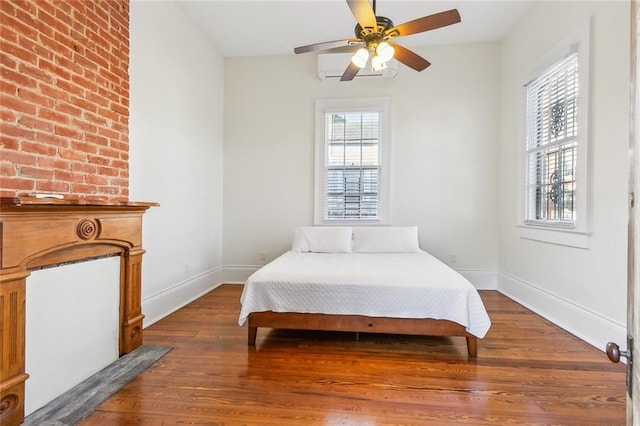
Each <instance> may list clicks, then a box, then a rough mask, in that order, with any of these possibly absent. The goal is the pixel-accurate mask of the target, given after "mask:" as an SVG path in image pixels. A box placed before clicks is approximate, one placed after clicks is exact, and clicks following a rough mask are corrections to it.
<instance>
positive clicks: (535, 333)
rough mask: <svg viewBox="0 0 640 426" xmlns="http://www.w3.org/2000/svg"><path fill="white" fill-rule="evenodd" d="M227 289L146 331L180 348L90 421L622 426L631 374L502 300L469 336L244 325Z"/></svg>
mask: <svg viewBox="0 0 640 426" xmlns="http://www.w3.org/2000/svg"><path fill="white" fill-rule="evenodd" d="M241 291H242V286H239V285H223V286H221V287H218V288H217V289H215V290H213V291H211V292H210V293H208V294H206V295H205V296H203V297H202V298H200V299H198V300H196V301H194V302H193V303H191V304H189V305H188V306H186V307H185V308H183V309H181V310H179V311H178V312H176V313H174V314H172V315H170V316H169V317H167V318H165V319H163V320H162V321H160V322H158V323H156V324H154V325H153V326H151V327H149V328H148V329H146V330H145V344H149V345H166V346H172V347H173V348H174V349H173V351H171V352H170V353H169V354H168V355H166V356H165V357H164V358H162V359H161V360H160V361H159V362H158V363H156V364H155V365H154V366H153V367H152V368H150V369H149V370H147V371H146V372H145V373H143V374H142V375H140V376H139V377H138V378H137V379H135V380H134V381H133V382H132V383H130V384H129V385H128V386H126V387H125V388H123V389H122V390H121V391H120V392H118V393H117V394H115V395H114V396H112V397H111V398H110V399H108V400H107V401H106V402H104V403H103V404H102V405H100V406H99V407H98V409H97V410H96V411H95V412H94V413H93V414H92V415H91V416H90V417H88V418H87V419H85V420H84V421H83V422H82V423H81V424H82V425H85V426H86V425H101V426H102V425H125V424H149V425H178V424H199V425H205V424H206V425H216V424H219V425H222V424H228V425H240V424H256V425H319V424H323V425H430V424H433V425H442V424H452V423H456V424H471V425H482V424H492V425H496V424H497V425H506V424H545V425H550V424H556V425H569V424H575V425H622V424H624V422H625V391H624V382H625V373H624V370H625V368H624V366H623V365H619V364H612V363H611V362H609V360H608V359H607V357H606V355H605V354H604V353H603V352H601V351H599V350H597V349H595V348H593V347H591V346H590V345H588V344H587V343H584V342H582V341H581V340H579V339H577V338H576V337H574V336H572V335H570V334H568V333H566V332H564V331H563V330H561V329H560V328H558V327H556V326H554V325H553V324H551V323H549V322H548V321H546V320H544V319H542V318H541V317H539V316H537V315H535V314H533V313H531V312H530V311H528V310H526V309H525V308H523V307H522V306H520V305H518V304H517V303H515V302H513V301H511V300H510V299H508V298H506V297H505V296H503V295H501V294H499V293H497V292H495V291H482V292H481V296H482V299H483V300H484V302H485V305H486V307H487V310H488V311H489V315H490V317H491V320H492V322H493V325H492V327H491V329H490V330H489V333H488V334H487V336H486V337H485V338H484V339H482V340H480V341H479V344H478V358H477V359H476V360H470V359H468V358H467V356H466V346H465V340H464V338H462V337H454V338H431V337H426V338H425V337H415V336H396V335H394V336H385V335H376V334H360V339H359V341H355V334H353V333H327V332H305V331H286V330H263V329H260V330H258V339H257V346H256V347H255V348H252V347H248V346H247V329H246V327H239V326H238V323H237V320H238V313H239V309H240V303H239V299H240V293H241Z"/></svg>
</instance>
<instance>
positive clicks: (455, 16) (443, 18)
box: [384, 9, 460, 36]
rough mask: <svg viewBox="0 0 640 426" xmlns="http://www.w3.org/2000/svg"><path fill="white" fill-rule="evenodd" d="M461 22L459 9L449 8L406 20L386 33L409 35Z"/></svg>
mask: <svg viewBox="0 0 640 426" xmlns="http://www.w3.org/2000/svg"><path fill="white" fill-rule="evenodd" d="M458 22H460V14H459V13H458V10H457V9H451V10H447V11H446V12H440V13H436V14H434V15H429V16H423V17H422V18H418V19H414V20H413V21H409V22H405V23H404V24H400V25H398V26H396V27H394V28H390V29H388V30H387V31H385V32H384V33H385V35H394V34H395V35H397V36H408V35H411V34H417V33H422V32H424V31H429V30H435V29H436V28H442V27H446V26H447V25H452V24H457V23H458Z"/></svg>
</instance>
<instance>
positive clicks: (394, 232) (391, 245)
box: [353, 226, 420, 253]
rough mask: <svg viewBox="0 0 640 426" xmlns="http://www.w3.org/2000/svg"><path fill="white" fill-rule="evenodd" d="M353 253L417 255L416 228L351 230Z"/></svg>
mask: <svg viewBox="0 0 640 426" xmlns="http://www.w3.org/2000/svg"><path fill="white" fill-rule="evenodd" d="M353 251H354V252H355V253H417V252H419V251H420V246H419V244H418V227H417V226H378V227H355V228H353Z"/></svg>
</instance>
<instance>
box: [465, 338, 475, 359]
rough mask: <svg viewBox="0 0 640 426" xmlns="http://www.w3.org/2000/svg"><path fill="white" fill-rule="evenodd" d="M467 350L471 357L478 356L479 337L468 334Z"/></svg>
mask: <svg viewBox="0 0 640 426" xmlns="http://www.w3.org/2000/svg"><path fill="white" fill-rule="evenodd" d="M467 352H469V357H470V358H477V357H478V338H477V337H475V336H467Z"/></svg>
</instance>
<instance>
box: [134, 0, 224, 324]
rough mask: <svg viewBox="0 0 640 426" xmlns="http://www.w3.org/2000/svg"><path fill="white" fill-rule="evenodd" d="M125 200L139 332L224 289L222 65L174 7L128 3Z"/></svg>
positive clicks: (195, 29) (168, 3)
mask: <svg viewBox="0 0 640 426" xmlns="http://www.w3.org/2000/svg"><path fill="white" fill-rule="evenodd" d="M130 15H131V24H130V29H131V30H130V31H131V34H130V40H131V41H130V43H131V58H130V83H131V94H130V95H131V96H130V97H131V107H130V114H131V115H130V134H129V139H130V161H129V169H130V182H129V183H130V197H129V198H130V199H131V200H133V201H156V202H159V203H160V205H161V206H160V207H157V208H152V209H150V210H149V211H148V212H147V213H146V214H145V216H144V220H143V246H144V248H145V249H146V250H147V253H146V254H145V255H144V260H143V272H142V274H143V275H142V284H143V312H144V314H145V315H146V318H145V326H148V325H149V324H151V323H153V322H154V321H157V320H158V319H160V318H162V317H164V316H165V315H167V314H168V313H170V312H172V311H174V310H176V309H178V308H179V307H181V306H182V305H184V304H186V303H188V302H189V301H191V300H193V299H194V298H195V297H197V296H198V295H200V294H202V293H203V292H205V291H208V290H209V289H211V288H212V287H213V286H215V285H217V284H219V283H220V282H221V281H222V270H221V265H222V124H223V123H222V117H223V95H224V85H223V79H224V68H223V59H222V57H221V55H220V54H219V53H218V51H217V49H216V47H215V46H214V45H213V44H212V43H211V42H210V41H208V40H207V39H206V38H205V36H204V35H203V33H202V32H201V31H200V30H198V29H197V27H196V26H195V25H194V24H193V22H192V21H191V20H190V19H189V18H187V16H186V15H185V14H184V12H183V11H182V9H181V8H180V6H179V5H177V4H176V3H173V2H139V1H134V2H132V3H131V10H130Z"/></svg>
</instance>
